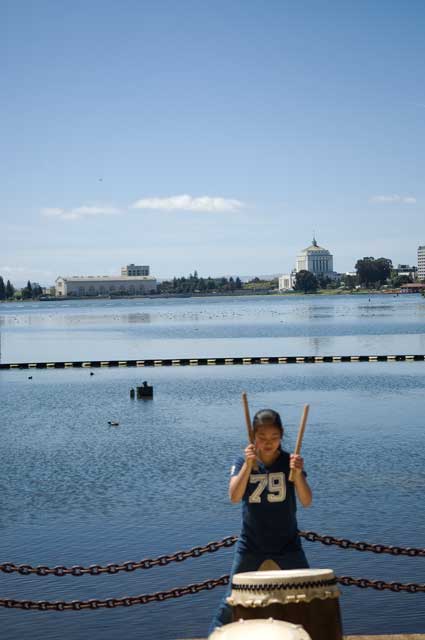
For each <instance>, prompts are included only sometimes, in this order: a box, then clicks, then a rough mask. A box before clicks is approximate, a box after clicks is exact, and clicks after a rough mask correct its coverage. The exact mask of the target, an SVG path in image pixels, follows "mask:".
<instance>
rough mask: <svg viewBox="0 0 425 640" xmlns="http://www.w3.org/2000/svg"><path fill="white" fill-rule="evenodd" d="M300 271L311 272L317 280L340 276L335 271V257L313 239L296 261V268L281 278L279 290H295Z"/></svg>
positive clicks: (332, 278)
mask: <svg viewBox="0 0 425 640" xmlns="http://www.w3.org/2000/svg"><path fill="white" fill-rule="evenodd" d="M299 271H310V272H311V273H312V274H314V275H315V276H316V278H330V279H331V280H334V279H335V278H337V277H338V274H337V273H335V271H334V270H333V255H332V254H331V252H330V251H328V249H324V248H323V247H320V246H319V245H318V244H317V240H316V238H313V242H312V244H311V245H310V246H309V247H307V248H306V249H303V250H302V251H301V252H300V253H299V255H298V256H297V260H296V267H295V269H293V270H292V272H291V273H290V274H283V275H281V276H280V277H279V290H280V291H290V290H291V289H293V288H294V284H295V276H296V274H297V273H298V272H299Z"/></svg>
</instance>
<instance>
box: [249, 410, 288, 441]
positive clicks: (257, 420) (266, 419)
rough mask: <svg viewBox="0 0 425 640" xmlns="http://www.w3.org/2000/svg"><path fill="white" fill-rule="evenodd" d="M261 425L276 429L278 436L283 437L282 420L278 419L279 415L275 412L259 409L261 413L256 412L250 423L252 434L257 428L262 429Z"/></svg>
mask: <svg viewBox="0 0 425 640" xmlns="http://www.w3.org/2000/svg"><path fill="white" fill-rule="evenodd" d="M263 425H271V426H273V427H277V428H278V429H279V431H280V435H281V436H283V425H282V420H281V419H280V415H279V414H278V412H277V411H273V409H261V411H257V413H256V414H255V416H254V420H253V421H252V428H253V430H254V433H255V432H256V430H257V429H258V427H262V426H263Z"/></svg>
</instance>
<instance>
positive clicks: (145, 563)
mask: <svg viewBox="0 0 425 640" xmlns="http://www.w3.org/2000/svg"><path fill="white" fill-rule="evenodd" d="M299 535H300V536H301V537H302V538H305V539H306V540H308V541H309V542H321V543H322V544H325V545H327V546H330V545H336V546H338V547H340V548H342V549H355V550H356V551H371V552H373V553H389V554H390V555H393V556H407V557H410V558H413V557H422V558H423V557H425V549H415V548H413V547H396V546H391V545H383V544H370V543H369V542H352V541H351V540H347V539H346V538H334V537H333V536H329V535H323V536H322V535H320V534H318V533H315V532H314V531H299ZM237 540H238V536H228V537H227V538H223V539H222V540H219V541H217V542H209V543H208V544H206V545H204V546H203V547H193V548H192V549H189V550H188V551H177V552H176V553H173V554H171V555H162V556H158V557H157V558H146V559H144V560H140V561H138V562H134V561H128V562H123V563H122V564H118V563H110V564H107V565H106V566H104V567H103V566H101V565H99V564H92V565H90V566H89V567H83V566H81V565H74V566H72V567H69V568H68V567H65V566H63V565H59V566H56V567H52V568H50V567H47V566H45V565H39V566H37V567H32V566H31V565H29V564H20V565H16V564H14V563H13V562H5V563H3V564H0V571H2V572H3V573H19V574H21V575H24V576H27V575H30V574H34V575H37V576H48V575H54V576H58V577H61V576H66V575H72V576H75V577H79V576H83V575H86V574H89V575H92V576H98V575H101V574H103V573H109V574H116V573H119V572H120V571H127V572H130V571H135V570H136V569H151V568H152V567H157V566H160V567H164V566H166V565H167V564H170V562H182V561H183V560H187V559H188V558H199V557H200V556H201V555H203V554H204V553H214V552H215V551H218V550H219V549H221V548H223V547H232V546H233V545H234V544H235V543H236V542H237Z"/></svg>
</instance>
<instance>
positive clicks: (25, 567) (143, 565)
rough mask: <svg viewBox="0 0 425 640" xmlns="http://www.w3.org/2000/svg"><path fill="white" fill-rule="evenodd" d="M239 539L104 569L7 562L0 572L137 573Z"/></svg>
mask: <svg viewBox="0 0 425 640" xmlns="http://www.w3.org/2000/svg"><path fill="white" fill-rule="evenodd" d="M237 539H238V536H228V537H227V538H223V539H222V540H220V541H218V542H209V543H208V544H206V545H204V546H203V547H193V548H192V549H189V550H188V551H177V552H176V553H173V554H172V555H162V556H158V557H157V558H146V559H145V560H140V561H139V562H132V561H128V562H123V563H122V564H117V563H111V564H107V565H106V566H105V567H102V566H101V565H99V564H92V565H90V566H89V567H82V566H80V565H74V566H72V567H64V566H63V565H59V566H57V567H52V568H50V567H46V566H44V565H39V566H38V567H32V566H31V565H29V564H20V565H16V564H14V563H13V562H5V563H3V564H1V565H0V571H3V573H15V572H16V573H19V574H21V575H23V576H27V575H30V574H35V575H37V576H48V575H54V576H58V577H61V576H66V575H71V576H76V577H79V576H83V575H86V574H89V575H91V576H98V575H101V574H102V573H109V574H116V573H119V572H120V571H127V572H130V571H135V570H136V569H151V568H152V567H158V566H159V567H165V566H166V565H167V564H170V562H183V560H187V559H188V558H199V557H200V556H202V555H203V554H204V553H214V552H215V551H218V550H219V549H221V548H223V547H231V546H233V545H234V544H235V543H236V541H237Z"/></svg>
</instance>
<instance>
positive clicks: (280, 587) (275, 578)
mask: <svg viewBox="0 0 425 640" xmlns="http://www.w3.org/2000/svg"><path fill="white" fill-rule="evenodd" d="M338 597H339V589H338V586H337V582H336V578H335V575H334V572H333V571H332V570H331V569H291V570H287V571H249V572H247V573H237V574H235V575H234V576H233V577H232V591H231V595H230V596H229V597H228V598H227V602H228V604H230V605H231V606H233V607H235V606H238V605H241V606H243V607H254V608H255V607H267V606H269V605H271V604H289V603H297V602H310V601H311V600H314V599H315V598H319V599H321V600H326V599H328V598H338Z"/></svg>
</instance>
